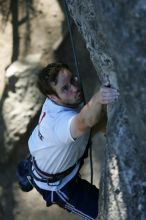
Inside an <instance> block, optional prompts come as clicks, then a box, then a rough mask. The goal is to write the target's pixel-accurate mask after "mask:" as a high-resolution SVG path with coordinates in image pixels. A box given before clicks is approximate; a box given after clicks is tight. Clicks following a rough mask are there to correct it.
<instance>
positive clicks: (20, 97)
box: [0, 61, 42, 162]
mask: <svg viewBox="0 0 146 220" xmlns="http://www.w3.org/2000/svg"><path fill="white" fill-rule="evenodd" d="M40 68H41V66H40V65H39V63H27V62H20V61H16V62H14V63H13V64H12V65H10V66H9V68H8V69H7V72H6V76H7V78H8V82H7V87H6V89H5V94H4V97H6V98H4V99H3V100H2V102H1V117H0V133H1V137H0V147H1V152H3V155H0V162H6V160H7V159H8V158H9V156H10V153H12V151H13V150H14V148H15V145H16V143H18V141H19V140H20V139H21V138H22V136H23V134H25V133H26V131H27V127H28V124H29V123H30V121H31V119H32V118H33V117H34V116H35V115H36V113H37V112H38V110H39V109H40V106H41V105H42V96H41V94H40V93H39V91H38V89H37V87H36V79H37V74H38V72H39V70H40Z"/></svg>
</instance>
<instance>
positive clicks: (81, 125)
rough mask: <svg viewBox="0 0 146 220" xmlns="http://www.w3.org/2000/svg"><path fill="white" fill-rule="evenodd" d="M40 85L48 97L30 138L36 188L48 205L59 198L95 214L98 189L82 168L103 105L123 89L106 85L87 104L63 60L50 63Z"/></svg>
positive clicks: (73, 208) (90, 215)
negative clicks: (84, 176)
mask: <svg viewBox="0 0 146 220" xmlns="http://www.w3.org/2000/svg"><path fill="white" fill-rule="evenodd" d="M38 86H39V88H40V90H41V92H42V93H43V94H44V95H45V96H46V100H45V103H44V105H43V107H42V112H41V115H40V118H39V122H38V125H37V126H36V127H35V129H34V131H33V132H32V134H31V136H30V138H29V150H30V153H31V155H32V157H33V166H32V171H33V174H34V176H35V177H34V178H33V183H34V185H35V188H36V189H37V190H38V192H39V193H40V194H41V195H42V196H43V198H44V200H45V201H46V205H47V206H51V205H52V204H53V203H55V204H58V205H59V206H60V207H62V208H64V209H66V210H68V211H70V212H73V213H76V214H78V215H79V216H80V217H82V218H83V219H89V220H90V219H96V218H97V215H98V193H99V192H98V189H97V188H96V187H95V186H94V185H92V184H90V183H89V182H87V181H86V180H83V179H81V177H80V175H79V169H80V167H81V163H82V158H83V155H84V152H85V149H86V145H87V143H88V138H89V132H90V128H91V127H93V126H94V125H95V124H96V123H97V122H98V121H99V118H100V113H101V109H102V104H108V103H112V102H114V101H115V100H117V98H118V95H119V93H118V91H117V90H116V89H114V88H108V87H105V86H102V87H101V88H100V89H99V91H98V92H97V93H95V94H94V96H93V97H92V98H91V99H90V101H89V102H88V103H87V104H86V105H84V106H83V104H82V103H83V93H82V90H81V88H80V86H79V84H78V82H77V80H76V78H75V77H74V76H73V74H72V73H71V71H70V69H69V67H68V66H67V65H66V64H62V63H52V64H49V65H48V66H46V67H45V68H44V69H43V70H42V71H41V72H40V74H39V78H38Z"/></svg>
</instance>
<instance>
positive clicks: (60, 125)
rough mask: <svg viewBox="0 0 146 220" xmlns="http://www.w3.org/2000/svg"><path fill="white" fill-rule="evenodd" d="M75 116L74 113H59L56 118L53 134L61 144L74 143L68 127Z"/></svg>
mask: <svg viewBox="0 0 146 220" xmlns="http://www.w3.org/2000/svg"><path fill="white" fill-rule="evenodd" d="M75 116H76V113H74V112H69V113H67V114H66V113H60V115H59V117H57V118H56V121H55V126H54V132H55V135H56V137H57V138H58V139H59V141H61V142H62V143H66V144H67V143H71V142H73V141H75V140H74V139H73V138H72V136H71V132H70V125H71V121H72V120H73V118H74V117H75Z"/></svg>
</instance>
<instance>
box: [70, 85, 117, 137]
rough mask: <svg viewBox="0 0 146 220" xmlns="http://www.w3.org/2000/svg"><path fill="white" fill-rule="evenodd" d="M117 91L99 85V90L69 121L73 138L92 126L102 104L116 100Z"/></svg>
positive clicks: (98, 117)
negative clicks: (70, 121)
mask: <svg viewBox="0 0 146 220" xmlns="http://www.w3.org/2000/svg"><path fill="white" fill-rule="evenodd" d="M118 95H119V93H118V91H117V90H116V89H114V88H106V87H101V88H100V90H99V91H98V92H97V93H95V95H94V96H93V97H92V98H91V99H90V101H89V102H88V103H87V104H86V105H85V106H84V107H83V108H82V110H81V111H80V113H79V114H77V115H76V117H75V118H74V120H72V123H71V134H72V137H73V138H76V137H79V136H81V135H82V134H84V133H85V132H86V131H87V130H88V129H89V128H91V127H93V126H94V125H95V124H96V123H97V122H98V121H99V119H100V113H101V109H102V105H103V104H109V103H112V102H114V101H115V100H117V98H118Z"/></svg>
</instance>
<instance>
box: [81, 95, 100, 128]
mask: <svg viewBox="0 0 146 220" xmlns="http://www.w3.org/2000/svg"><path fill="white" fill-rule="evenodd" d="M101 109H102V104H101V103H100V102H99V94H98V93H96V94H95V95H94V96H93V97H92V98H91V99H90V101H89V102H88V103H87V104H86V105H85V106H84V107H83V108H82V110H81V112H80V113H79V118H80V121H81V123H83V124H84V125H85V126H87V127H92V126H94V125H95V124H96V123H97V122H98V121H99V118H100V113H101Z"/></svg>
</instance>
